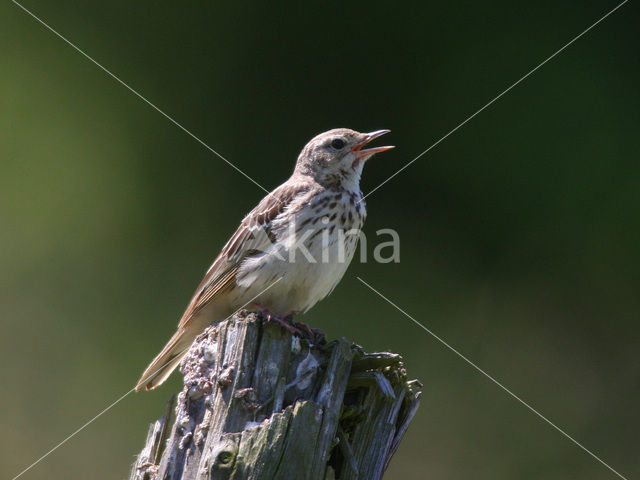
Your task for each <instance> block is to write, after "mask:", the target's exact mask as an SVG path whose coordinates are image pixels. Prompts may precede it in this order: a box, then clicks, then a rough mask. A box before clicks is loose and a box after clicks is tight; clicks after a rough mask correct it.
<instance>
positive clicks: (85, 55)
mask: <svg viewBox="0 0 640 480" xmlns="http://www.w3.org/2000/svg"><path fill="white" fill-rule="evenodd" d="M12 2H13V3H14V4H15V5H16V6H18V7H20V8H21V9H22V10H23V11H24V12H25V13H27V14H28V15H30V16H31V17H32V18H34V19H35V20H36V21H38V22H39V23H40V24H42V25H43V26H44V27H46V28H47V29H48V30H49V31H51V32H52V33H53V34H55V35H56V36H57V37H59V38H60V39H61V40H63V41H64V42H65V43H67V44H68V45H69V46H71V47H72V48H73V49H74V50H76V51H77V52H78V53H80V54H81V55H82V56H84V57H85V58H87V59H88V60H89V61H91V62H92V63H93V64H95V65H96V66H97V67H98V68H100V69H101V70H103V71H104V72H105V73H107V74H108V75H109V76H110V77H112V78H113V79H114V80H116V81H117V82H118V83H120V84H121V85H122V86H124V87H125V88H126V89H128V90H129V91H130V92H132V93H133V94H134V95H136V96H137V97H138V98H140V99H141V100H142V101H144V102H145V103H146V104H148V105H149V106H150V107H152V108H153V109H154V110H156V111H157V112H158V113H160V114H161V115H163V116H164V117H165V118H167V119H168V120H169V121H170V122H171V123H173V124H174V125H176V126H177V127H178V128H180V129H181V130H182V131H183V132H184V133H186V134H187V135H189V136H190V137H192V138H193V139H194V140H196V141H197V142H198V143H200V144H201V145H202V146H203V147H205V148H206V149H207V150H209V151H210V152H212V153H214V154H215V155H216V156H218V157H219V158H220V159H221V160H223V161H224V162H225V163H227V164H228V165H229V166H231V167H232V168H233V169H235V170H236V171H237V172H239V173H240V174H241V175H243V176H244V177H245V178H247V179H248V180H249V181H251V182H252V183H253V184H255V185H256V186H257V187H259V188H260V189H262V190H263V191H264V192H266V193H269V191H268V190H267V189H266V188H265V187H263V186H262V185H261V184H260V183H258V182H257V181H256V180H254V179H253V178H252V177H250V176H249V175H248V174H246V173H245V172H244V171H242V170H241V169H240V168H238V167H237V166H235V165H234V164H233V163H231V162H230V161H229V160H227V159H226V158H225V157H224V156H222V155H221V154H220V153H218V152H217V151H216V150H214V149H213V148H211V147H210V146H209V145H207V144H206V143H205V142H204V141H203V140H201V139H200V138H198V137H197V136H196V135H195V134H193V133H192V132H191V131H190V130H188V129H187V128H185V127H184V126H182V125H181V124H180V123H178V122H177V121H176V120H174V119H173V118H172V117H171V116H170V115H168V114H167V113H165V112H164V111H163V110H162V109H160V108H159V107H157V106H156V105H155V104H153V103H152V102H150V101H149V100H148V99H147V98H145V97H144V96H143V95H142V94H140V93H139V92H138V91H137V90H135V89H133V88H132V87H131V86H129V85H128V84H127V83H125V82H124V81H123V80H121V79H120V78H119V77H118V76H116V75H115V74H113V73H112V72H111V71H109V70H108V69H107V68H106V67H104V66H103V65H102V64H100V63H99V62H97V61H96V60H95V59H94V58H92V57H91V56H89V55H88V54H87V53H85V52H84V51H83V50H81V49H80V48H79V47H77V46H76V45H75V44H74V43H72V42H71V41H69V40H68V39H67V38H66V37H64V36H63V35H61V34H60V33H58V32H57V31H56V30H55V29H53V28H52V27H50V26H49V25H48V24H47V23H45V22H44V21H43V20H41V19H40V18H39V17H37V16H36V15H35V14H34V13H32V12H31V11H29V10H28V9H26V8H25V7H24V6H22V5H21V4H20V3H18V2H17V1H16V0H12ZM627 2H628V0H624V1H622V2H621V3H620V4H618V5H617V6H616V7H615V8H613V9H612V10H610V11H609V12H608V13H606V14H605V15H604V16H602V17H601V18H600V19H599V20H597V21H596V22H595V23H593V24H592V25H590V26H589V27H588V28H586V29H585V30H584V31H582V32H581V33H580V34H578V35H577V36H576V37H574V38H573V39H572V40H571V41H569V42H568V43H567V44H565V45H564V46H563V47H561V48H560V49H558V50H557V51H556V52H554V53H553V54H552V55H551V56H549V57H548V58H547V59H545V60H544V61H543V62H541V63H540V64H538V65H537V66H536V67H534V68H533V69H532V70H530V71H529V72H528V73H526V74H525V75H524V76H522V77H521V78H520V79H518V80H517V81H516V82H515V83H513V84H512V85H511V86H509V87H508V88H506V89H505V90H503V91H502V92H501V93H500V94H498V95H497V96H496V97H495V98H493V99H492V100H491V101H490V102H488V103H487V104H486V105H484V106H483V107H482V108H480V109H478V110H477V111H476V112H475V113H473V114H472V115H471V116H469V117H468V118H467V119H465V120H464V121H463V122H462V123H460V124H459V125H458V126H456V127H455V128H453V129H452V130H450V131H449V132H448V133H447V134H445V135H444V136H443V137H441V138H440V139H439V140H438V141H436V142H435V143H434V144H432V145H431V146H430V147H428V148H427V149H426V150H424V151H423V152H422V153H420V154H419V155H418V156H417V157H415V158H414V159H413V160H411V161H410V162H409V163H407V164H406V165H404V166H403V167H402V168H400V169H399V170H397V171H396V172H395V173H394V174H393V175H391V176H390V177H389V178H387V179H386V180H385V181H384V182H382V183H381V184H379V185H378V186H377V187H375V188H374V189H373V190H371V191H370V192H369V193H367V194H366V195H365V196H364V197H363V199H364V198H366V197H367V196H369V195H371V194H372V193H373V192H375V191H376V190H378V189H379V188H380V187H382V186H383V185H384V184H386V183H387V182H388V181H390V180H391V179H392V178H394V177H395V176H396V175H398V174H399V173H400V172H402V171H403V170H405V169H406V168H408V167H409V166H410V165H411V164H413V163H414V162H415V161H417V160H418V159H419V158H421V157H422V156H424V155H425V154H426V153H427V152H429V151H430V150H431V149H433V148H435V147H436V146H437V145H438V144H440V143H441V142H443V141H444V140H445V139H446V138H448V137H449V136H450V135H452V134H453V133H455V132H456V131H457V130H459V129H460V128H461V127H462V126H464V125H465V124H466V123H468V122H469V121H470V120H472V119H473V118H474V117H476V116H477V115H478V114H480V113H481V112H482V111H484V110H485V109H486V108H488V107H489V106H490V105H492V104H493V103H494V102H496V101H497V100H498V99H500V98H501V97H502V96H504V95H506V94H507V93H508V92H509V91H511V90H512V89H513V88H514V87H516V86H517V85H518V84H520V83H521V82H523V81H524V80H525V79H526V78H528V77H529V76H530V75H532V74H533V73H534V72H535V71H537V70H538V69H540V68H541V67H542V66H543V65H545V64H546V63H547V62H549V61H550V60H551V59H553V58H554V57H556V56H557V55H558V54H560V53H561V52H562V51H564V50H565V49H566V48H567V47H569V46H570V45H571V44H573V43H574V42H576V41H577V40H578V39H579V38H581V37H582V36H583V35H585V34H586V33H587V32H589V31H590V30H591V29H593V28H594V27H595V26H596V25H598V24H599V23H600V22H602V21H603V20H604V19H606V18H607V17H608V16H609V15H611V14H612V13H614V12H615V11H616V10H618V9H619V8H620V7H622V6H623V5H624V4H625V3H627ZM357 278H358V280H359V281H360V282H361V283H363V284H364V285H365V286H367V287H368V288H369V289H371V290H372V291H374V292H375V293H376V294H378V295H379V296H380V297H381V298H383V299H384V300H386V301H387V302H389V303H390V304H391V305H392V306H393V307H395V308H396V309H398V310H399V311H400V312H402V313H403V314H404V315H405V316H407V317H408V318H409V319H411V320H412V321H413V322H414V323H416V324H417V325H418V326H420V327H421V328H422V329H424V330H425V331H426V332H427V333H429V334H431V335H432V336H434V337H435V338H436V339H437V340H438V341H440V342H441V343H442V344H444V345H445V346H446V347H447V348H448V349H450V350H451V351H453V352H454V353H455V354H456V355H458V356H459V357H461V358H462V359H463V360H464V361H465V362H467V363H469V364H470V365H471V366H473V367H474V368H475V369H476V370H478V371H479V372H480V373H481V374H483V375H484V376H486V377H487V378H488V379H490V380H491V381H492V382H493V383H495V384H496V385H497V386H499V387H500V388H501V389H503V390H504V391H506V392H507V393H508V394H509V395H511V396H512V397H513V398H515V399H516V400H517V401H519V402H520V403H521V404H523V405H524V406H525V407H527V408H528V409H529V410H531V411H532V412H533V413H535V414H536V415H537V416H538V417H540V418H541V419H542V420H544V421H545V422H546V423H548V424H549V425H551V426H552V427H553V428H555V429H556V430H558V431H559V432H560V433H561V434H562V435H564V436H565V437H567V438H568V439H569V440H571V441H572V442H573V443H574V444H576V445H577V446H579V447H580V448H581V449H582V450H584V451H585V452H586V453H588V454H589V455H590V456H592V457H593V458H594V459H596V460H597V461H598V462H600V463H601V464H602V465H604V466H605V467H607V468H608V469H609V470H610V471H611V472H613V473H615V474H616V475H617V476H618V477H620V478H622V479H623V480H626V479H625V477H623V476H622V475H621V474H620V473H618V472H617V471H616V470H614V469H613V468H612V467H610V466H609V465H608V464H606V463H605V462H604V461H602V460H601V459H600V458H599V457H597V456H596V455H595V454H594V453H592V452H591V451H590V450H588V449H587V448H585V447H584V446H583V445H581V444H580V443H579V442H577V441H576V440H575V439H573V438H572V437H571V436H569V435H568V434H567V433H566V432H564V431H563V430H562V429H561V428H559V427H558V426H556V425H555V424H553V423H552V422H551V421H550V420H548V419H547V418H546V417H544V416H543V415H542V414H540V413H539V412H538V411H537V410H535V409H534V408H533V407H531V406H530V405H529V404H528V403H526V402H525V401H524V400H522V399H521V398H520V397H518V396H517V395H515V394H514V393H512V392H511V391H510V390H509V389H507V388H506V387H505V386H503V385H502V384H501V383H500V382H498V381H497V380H496V379H495V378H494V377H492V376H491V375H489V374H488V373H486V372H485V371H484V370H482V369H481V368H479V367H478V366H476V365H475V364H474V363H473V362H471V361H470V360H469V359H467V357H465V356H464V355H463V354H461V353H460V352H458V351H457V350H456V349H454V348H453V347H451V346H450V345H449V344H448V343H446V342H445V341H444V340H442V339H441V338H439V337H438V336H437V335H435V334H434V333H433V332H431V331H430V330H429V329H427V328H426V327H425V326H424V325H422V324H421V323H420V322H418V321H417V320H415V319H414V318H413V317H411V316H410V315H409V314H408V313H406V312H405V311H403V310H402V309H401V308H400V307H398V306H397V305H395V304H394V303H393V302H391V301H390V300H389V299H387V298H386V297H384V296H383V295H382V294H381V293H380V292H379V291H377V290H376V289H374V288H373V287H372V286H371V285H369V284H368V283H366V282H365V281H364V280H362V279H361V278H360V277H357ZM274 283H276V282H274ZM272 285H273V284H272ZM272 285H271V286H272ZM271 286H270V287H271ZM270 287H268V288H270ZM132 391H133V390H131V391H129V392H127V393H126V394H124V395H123V396H121V397H120V398H119V399H118V400H116V401H115V402H114V403H112V404H111V405H109V406H108V407H107V408H106V409H104V410H103V411H102V412H100V413H99V414H97V415H96V416H95V417H94V418H92V419H91V420H89V421H88V422H87V423H85V424H84V425H83V426H82V427H80V428H79V429H78V430H76V431H75V432H73V433H72V434H71V435H69V436H68V437H67V438H65V439H64V440H63V441H62V442H60V443H58V444H57V445H56V446H55V447H54V448H53V449H51V450H50V451H49V452H47V453H46V454H45V455H43V456H42V457H40V458H39V459H37V460H36V461H35V462H34V463H32V464H31V465H30V466H29V467H27V468H26V469H25V470H23V471H22V472H21V473H19V474H18V475H17V476H15V477H14V480H15V479H17V478H18V477H20V476H21V475H22V474H24V473H25V472H26V471H28V470H29V469H31V468H32V467H33V466H35V465H37V464H38V463H39V462H40V461H42V460H43V459H45V458H46V457H47V456H48V455H49V454H50V453H52V452H53V451H54V450H56V449H57V448H58V447H60V446H61V445H63V444H64V443H66V442H67V441H68V440H69V439H71V438H72V437H73V436H75V435H76V434H77V433H79V432H80V431H82V430H83V429H84V428H86V427H87V426H88V425H89V424H91V423H92V422H93V421H95V420H96V419H97V418H99V417H100V416H102V415H103V414H104V413H106V412H107V411H108V410H110V409H111V408H112V407H114V406H115V405H116V404H118V403H119V402H120V401H122V400H123V399H124V398H125V397H126V396H128V395H129V394H130V393H131V392H132Z"/></svg>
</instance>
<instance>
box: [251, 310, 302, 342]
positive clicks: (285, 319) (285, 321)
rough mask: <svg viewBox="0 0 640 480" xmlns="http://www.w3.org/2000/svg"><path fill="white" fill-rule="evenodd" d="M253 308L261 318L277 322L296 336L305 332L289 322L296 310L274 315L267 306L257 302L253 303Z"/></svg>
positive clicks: (300, 335)
mask: <svg viewBox="0 0 640 480" xmlns="http://www.w3.org/2000/svg"><path fill="white" fill-rule="evenodd" d="M253 305H254V307H255V309H256V310H257V311H258V313H260V316H261V317H262V318H264V319H265V320H266V321H267V322H276V323H277V324H279V325H280V326H281V327H282V328H284V329H286V330H288V331H289V332H291V333H292V334H293V335H297V336H298V337H304V336H305V334H304V333H303V332H302V331H300V330H299V329H297V328H296V327H295V326H294V325H293V324H292V322H291V319H292V318H293V315H294V314H296V313H298V312H297V311H291V312H289V313H287V314H286V315H284V316H279V315H274V314H272V313H271V312H270V311H269V309H268V308H266V307H264V306H262V305H260V304H258V303H254V304H253Z"/></svg>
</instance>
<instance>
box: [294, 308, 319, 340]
mask: <svg viewBox="0 0 640 480" xmlns="http://www.w3.org/2000/svg"><path fill="white" fill-rule="evenodd" d="M298 313H300V310H291V311H290V312H289V313H287V314H285V315H283V318H284V319H285V320H289V321H290V322H291V323H292V324H293V326H294V327H296V328H297V329H298V330H300V331H302V332H304V334H305V335H304V336H305V337H307V339H309V340H311V342H312V343H322V340H325V339H326V336H325V334H324V332H323V331H322V330H320V329H319V328H311V327H310V326H309V325H307V324H306V323H302V322H294V321H293V316H294V315H297V314H298ZM318 340H319V341H318Z"/></svg>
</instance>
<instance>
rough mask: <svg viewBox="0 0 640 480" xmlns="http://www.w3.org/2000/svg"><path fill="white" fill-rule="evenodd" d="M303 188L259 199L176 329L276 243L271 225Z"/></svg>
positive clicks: (281, 190)
mask: <svg viewBox="0 0 640 480" xmlns="http://www.w3.org/2000/svg"><path fill="white" fill-rule="evenodd" d="M306 191H307V188H306V187H304V186H300V185H298V186H295V185H291V184H288V183H284V184H282V185H281V186H280V187H278V188H277V189H275V190H274V191H273V193H270V194H269V195H267V196H266V197H264V198H263V199H262V201H261V202H260V203H259V204H258V205H257V206H256V207H255V208H254V209H253V210H252V211H251V212H250V213H249V214H248V215H247V216H246V217H245V218H244V220H242V223H241V224H240V227H238V230H236V232H235V233H234V234H233V235H232V237H231V238H230V239H229V241H228V242H227V244H226V245H225V246H224V247H223V249H222V251H221V252H220V254H219V255H218V257H217V258H216V259H215V261H214V262H213V264H212V265H211V267H209V270H208V271H207V274H206V275H205V277H204V278H203V279H202V282H200V285H199V286H198V288H197V289H196V293H195V294H194V296H193V298H192V299H191V302H189V305H188V306H187V309H186V310H185V312H184V314H183V315H182V318H181V319H180V323H179V324H178V328H184V327H186V326H187V325H188V323H189V320H190V319H191V318H192V317H193V316H194V315H195V314H197V313H198V312H199V311H200V310H201V309H202V308H203V307H204V306H205V305H207V304H208V303H209V302H210V301H212V300H213V299H214V298H215V297H216V296H217V295H218V294H220V293H221V292H224V291H225V290H227V289H228V288H231V287H233V286H235V277H236V273H237V272H238V268H239V267H240V264H241V263H242V261H243V260H244V259H245V258H247V257H250V256H253V255H256V254H259V253H260V252H263V251H264V250H266V249H267V248H269V247H270V246H271V245H272V243H273V242H274V241H275V237H274V235H273V232H272V231H271V227H272V222H273V220H274V219H276V218H277V217H278V215H280V214H281V213H282V212H284V210H285V209H286V208H288V207H289V206H290V205H291V203H292V201H293V200H294V199H295V198H296V197H297V196H298V195H300V194H301V193H304V192H306Z"/></svg>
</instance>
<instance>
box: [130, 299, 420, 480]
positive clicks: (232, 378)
mask: <svg viewBox="0 0 640 480" xmlns="http://www.w3.org/2000/svg"><path fill="white" fill-rule="evenodd" d="M181 370H182V372H183V374H184V388H183V390H182V392H181V393H180V394H179V395H178V398H177V405H176V408H175V421H174V422H173V426H172V427H169V425H171V416H172V415H171V413H172V410H173V402H172V401H170V403H169V406H168V408H167V412H166V413H165V415H164V416H163V417H162V418H160V420H158V421H156V422H155V423H154V424H152V425H151V426H150V429H149V433H148V436H147V441H146V444H145V447H144V449H143V450H142V452H141V453H140V455H139V456H138V458H137V460H136V462H135V464H134V466H133V469H132V471H131V476H130V480H164V479H171V480H196V479H198V480H202V479H233V480H249V479H253V480H330V479H340V480H356V479H360V480H378V479H380V478H382V475H383V474H384V471H385V469H386V468H387V466H388V464H389V461H390V459H391V457H392V455H393V453H394V452H395V451H396V449H397V448H398V444H399V443H400V440H401V439H402V436H403V435H404V433H405V431H406V429H407V427H408V425H409V422H410V421H411V419H412V418H413V415H414V414H415V412H416V410H417V408H418V404H419V402H420V395H421V393H420V391H419V390H420V387H421V386H422V385H420V383H419V382H418V381H417V380H412V381H407V377H406V372H405V370H404V366H403V364H402V358H401V357H400V356H399V355H396V354H393V353H386V352H385V353H374V354H366V353H364V352H363V351H362V349H361V348H360V347H358V346H357V345H354V344H352V343H351V342H348V341H347V340H346V339H344V338H342V339H340V340H336V341H332V342H330V343H325V344H323V345H310V344H309V342H307V341H306V340H301V339H299V338H297V337H293V336H292V335H291V334H290V333H289V332H288V331H286V330H284V329H283V328H282V327H281V326H279V325H277V324H273V323H270V322H265V321H263V320H262V319H261V318H260V317H259V316H258V315H257V314H255V313H249V312H246V311H242V312H240V313H238V314H236V315H235V316H234V317H232V318H230V319H228V320H226V321H224V322H221V323H219V324H218V325H215V326H210V327H209V328H208V329H207V330H205V332H204V333H202V334H201V335H200V336H198V338H197V339H196V340H195V342H194V343H193V345H192V346H191V348H190V349H189V352H188V353H187V355H186V357H185V359H184V360H183V361H182V364H181Z"/></svg>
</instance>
